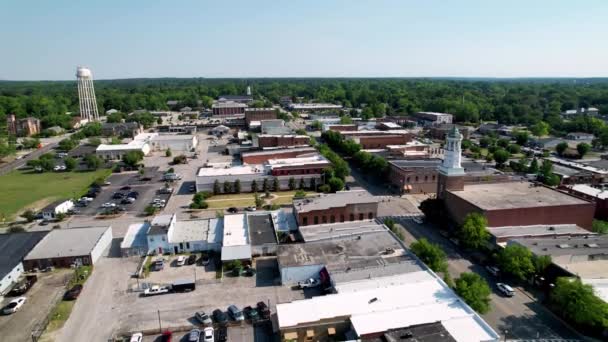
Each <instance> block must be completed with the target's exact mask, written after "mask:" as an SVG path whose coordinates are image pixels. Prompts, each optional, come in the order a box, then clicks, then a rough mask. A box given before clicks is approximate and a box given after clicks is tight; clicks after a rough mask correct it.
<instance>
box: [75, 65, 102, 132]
mask: <svg viewBox="0 0 608 342" xmlns="http://www.w3.org/2000/svg"><path fill="white" fill-rule="evenodd" d="M76 78H77V79H78V100H79V101H80V118H81V119H83V121H84V120H86V122H93V121H99V113H98V112H97V100H96V99H95V89H94V88H93V73H92V72H91V70H90V69H88V68H85V67H81V66H79V67H78V68H77V69H76Z"/></svg>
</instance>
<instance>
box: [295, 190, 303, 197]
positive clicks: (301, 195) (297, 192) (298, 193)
mask: <svg viewBox="0 0 608 342" xmlns="http://www.w3.org/2000/svg"><path fill="white" fill-rule="evenodd" d="M304 197H306V192H305V191H304V190H298V191H296V193H295V194H294V195H293V198H304Z"/></svg>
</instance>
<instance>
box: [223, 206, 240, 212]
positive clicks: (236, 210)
mask: <svg viewBox="0 0 608 342" xmlns="http://www.w3.org/2000/svg"><path fill="white" fill-rule="evenodd" d="M226 211H228V212H229V213H232V214H234V213H238V212H239V210H238V209H237V208H235V207H230V208H228V209H227V210H226Z"/></svg>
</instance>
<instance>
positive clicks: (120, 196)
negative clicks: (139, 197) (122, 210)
mask: <svg viewBox="0 0 608 342" xmlns="http://www.w3.org/2000/svg"><path fill="white" fill-rule="evenodd" d="M123 197H125V194H123V193H122V192H115V193H114V195H112V199H122V198H123Z"/></svg>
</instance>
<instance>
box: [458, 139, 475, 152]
mask: <svg viewBox="0 0 608 342" xmlns="http://www.w3.org/2000/svg"><path fill="white" fill-rule="evenodd" d="M461 146H462V149H463V150H468V149H470V148H471V147H472V146H473V143H472V142H471V140H468V139H464V140H463V141H462V143H461Z"/></svg>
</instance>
